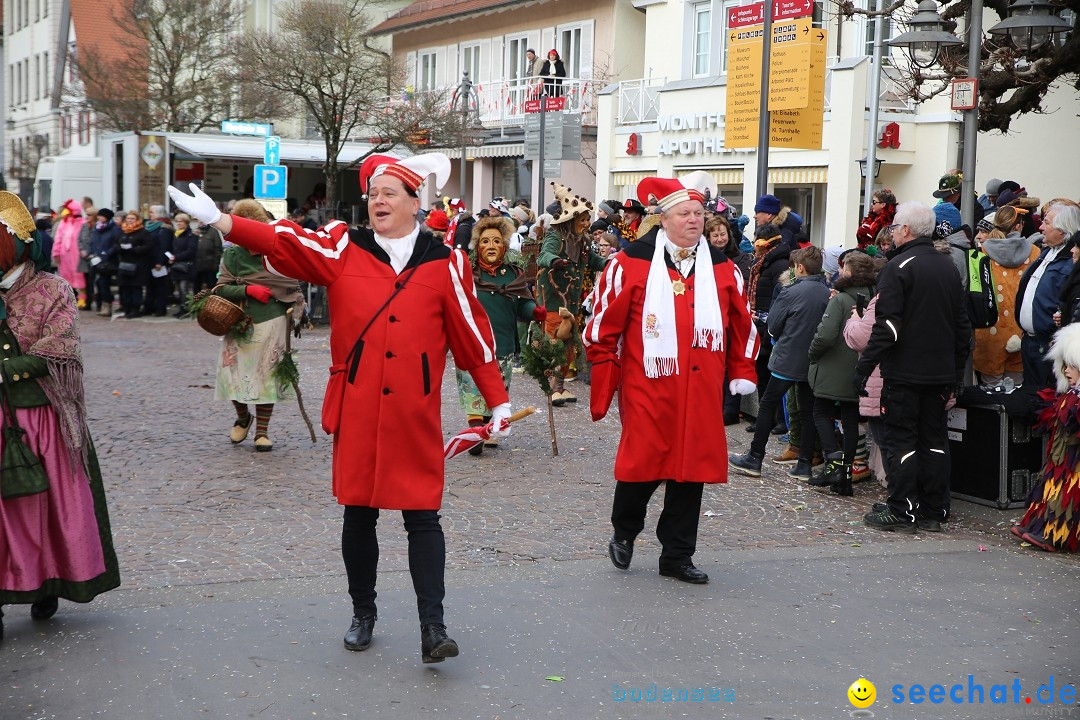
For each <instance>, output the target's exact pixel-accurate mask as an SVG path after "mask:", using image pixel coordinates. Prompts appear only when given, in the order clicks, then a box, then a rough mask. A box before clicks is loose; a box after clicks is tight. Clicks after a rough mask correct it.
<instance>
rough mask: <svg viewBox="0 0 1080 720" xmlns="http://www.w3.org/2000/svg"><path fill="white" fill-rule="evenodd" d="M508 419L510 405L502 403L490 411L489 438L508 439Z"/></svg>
mask: <svg viewBox="0 0 1080 720" xmlns="http://www.w3.org/2000/svg"><path fill="white" fill-rule="evenodd" d="M509 417H510V403H508V402H507V403H503V404H502V405H496V406H495V407H493V408H492V409H491V427H492V431H491V436H492V437H509V436H510V429H511V428H510V423H509V421H508V418H509Z"/></svg>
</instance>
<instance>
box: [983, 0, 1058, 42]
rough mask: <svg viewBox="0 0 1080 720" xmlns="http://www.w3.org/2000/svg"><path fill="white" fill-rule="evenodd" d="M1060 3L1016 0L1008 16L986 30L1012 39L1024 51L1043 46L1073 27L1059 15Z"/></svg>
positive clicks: (1044, 0) (1045, 0) (1043, 0)
mask: <svg viewBox="0 0 1080 720" xmlns="http://www.w3.org/2000/svg"><path fill="white" fill-rule="evenodd" d="M1059 10H1060V7H1058V6H1056V5H1054V4H1053V3H1051V2H1048V1H1047V0H1016V2H1014V3H1013V4H1012V5H1010V6H1009V17H1007V18H1006V19H1004V20H1002V21H1001V22H999V23H998V24H997V25H995V26H994V27H992V28H990V29H989V30H988V31H987V32H989V33H990V34H991V35H994V36H998V37H1001V38H1002V39H1005V40H1009V41H1011V42H1012V44H1013V46H1014V47H1016V49H1017V50H1019V51H1020V52H1021V53H1023V54H1024V55H1030V54H1031V53H1033V52H1035V51H1037V50H1040V49H1042V48H1043V46H1045V45H1046V44H1047V43H1048V42H1050V41H1051V40H1052V39H1054V37H1055V36H1056V35H1059V34H1061V33H1066V32H1068V31H1069V30H1071V29H1072V27H1071V26H1070V25H1069V23H1068V22H1066V21H1065V20H1062V19H1061V18H1060V17H1058V15H1057V13H1058V11H1059Z"/></svg>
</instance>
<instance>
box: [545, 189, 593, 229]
mask: <svg viewBox="0 0 1080 720" xmlns="http://www.w3.org/2000/svg"><path fill="white" fill-rule="evenodd" d="M551 187H552V188H553V189H554V190H555V201H556V202H557V203H559V209H558V212H553V213H552V215H554V216H555V219H554V220H552V221H551V224H552V225H561V224H562V223H564V222H567V221H569V220H573V219H574V217H576V216H577V215H580V214H581V213H583V212H585V213H592V211H593V204H592V202H590V201H589V200H586V199H585V198H583V197H582V196H580V195H574V194H573V191H572V189H571V188H568V187H566V186H565V185H560V184H559V183H557V182H553V183H551Z"/></svg>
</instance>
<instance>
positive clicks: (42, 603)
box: [30, 595, 60, 620]
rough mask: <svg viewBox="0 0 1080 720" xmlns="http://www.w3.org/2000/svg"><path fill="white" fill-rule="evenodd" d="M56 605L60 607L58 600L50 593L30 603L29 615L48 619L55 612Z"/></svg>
mask: <svg viewBox="0 0 1080 720" xmlns="http://www.w3.org/2000/svg"><path fill="white" fill-rule="evenodd" d="M58 607H60V600H59V599H58V598H57V597H56V596H55V595H52V596H50V597H47V598H45V599H44V600H38V601H37V602H36V603H34V604H33V605H31V606H30V617H31V618H33V619H34V620H48V619H49V618H51V617H52V616H53V615H55V614H56V609H57V608H58Z"/></svg>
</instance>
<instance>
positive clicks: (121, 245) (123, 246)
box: [120, 243, 131, 250]
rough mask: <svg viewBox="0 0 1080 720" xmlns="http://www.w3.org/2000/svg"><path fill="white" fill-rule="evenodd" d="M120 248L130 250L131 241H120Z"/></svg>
mask: <svg viewBox="0 0 1080 720" xmlns="http://www.w3.org/2000/svg"><path fill="white" fill-rule="evenodd" d="M120 249H121V250H130V249H131V243H120Z"/></svg>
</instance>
